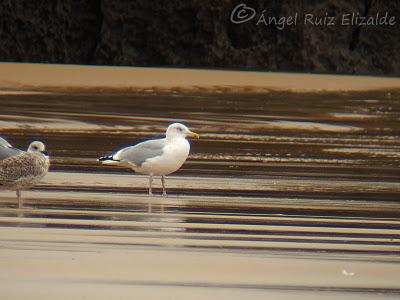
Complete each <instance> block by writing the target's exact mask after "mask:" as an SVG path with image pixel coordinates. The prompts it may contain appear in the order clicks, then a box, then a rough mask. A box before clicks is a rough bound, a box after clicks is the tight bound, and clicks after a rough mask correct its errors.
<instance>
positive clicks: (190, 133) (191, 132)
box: [186, 130, 200, 139]
mask: <svg viewBox="0 0 400 300" xmlns="http://www.w3.org/2000/svg"><path fill="white" fill-rule="evenodd" d="M186 135H187V136H190V137H192V138H195V139H199V138H200V136H199V135H198V134H197V133H196V132H193V131H190V130H189V131H187V132H186Z"/></svg>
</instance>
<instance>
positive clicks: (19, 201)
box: [16, 190, 23, 208]
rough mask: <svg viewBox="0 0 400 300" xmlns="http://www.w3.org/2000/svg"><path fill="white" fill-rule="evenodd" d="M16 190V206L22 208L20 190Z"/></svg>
mask: <svg viewBox="0 0 400 300" xmlns="http://www.w3.org/2000/svg"><path fill="white" fill-rule="evenodd" d="M16 192H17V200H18V208H22V206H23V203H22V198H21V191H20V190H16Z"/></svg>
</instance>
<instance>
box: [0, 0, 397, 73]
mask: <svg viewBox="0 0 400 300" xmlns="http://www.w3.org/2000/svg"><path fill="white" fill-rule="evenodd" d="M241 2H243V3H245V4H246V5H247V7H251V8H253V9H254V10H255V12H256V15H255V17H254V18H253V19H252V20H250V21H248V22H244V23H241V24H235V23H232V22H231V20H230V16H231V12H232V10H233V8H234V7H235V6H236V5H237V4H239V3H241ZM264 10H265V13H264V15H265V16H266V17H267V18H268V16H275V17H282V16H290V15H295V14H296V13H298V18H299V20H298V23H297V25H296V26H287V27H286V28H284V29H283V30H279V29H278V28H277V27H276V26H274V25H268V26H266V25H265V24H264V23H259V24H258V25H257V22H258V21H259V20H260V19H259V18H260V16H261V14H262V12H263V11H264ZM353 12H354V13H359V15H360V16H366V17H368V16H375V15H376V13H378V12H379V13H380V14H381V15H383V14H384V13H385V12H389V14H390V15H391V16H395V17H396V24H395V25H394V26H388V25H378V26H374V25H370V26H343V25H341V24H336V25H334V26H327V25H320V26H317V25H310V24H307V25H305V24H304V22H303V20H302V18H303V16H304V14H305V13H311V14H313V15H315V16H322V17H323V16H326V15H329V16H334V17H335V19H340V18H341V15H342V14H345V13H353ZM242 16H243V15H242ZM0 61H7V62H48V63H68V64H99V65H121V66H168V67H200V68H224V69H240V70H268V71H290V72H316V73H340V74H369V75H386V76H398V75H400V2H399V1H398V0H394V1H390V0H389V1H385V0H381V1H379V0H376V1H373V0H338V1H333V0H311V1H299V0H297V1H295V0H275V1H231V0H219V1H218V0H186V1H184V0H181V1H179V0H168V1H165V0H164V1H163V0H158V1H154V0H153V1H151V0H135V1H132V0H86V1H83V0H82V1H81V0H53V1H50V0H48V1H45V0H35V1H32V0H2V1H0Z"/></svg>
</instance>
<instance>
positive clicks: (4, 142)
mask: <svg viewBox="0 0 400 300" xmlns="http://www.w3.org/2000/svg"><path fill="white" fill-rule="evenodd" d="M1 146H7V147H12V146H11V144H10V143H9V142H7V141H6V140H5V139H3V138H2V137H0V147H1Z"/></svg>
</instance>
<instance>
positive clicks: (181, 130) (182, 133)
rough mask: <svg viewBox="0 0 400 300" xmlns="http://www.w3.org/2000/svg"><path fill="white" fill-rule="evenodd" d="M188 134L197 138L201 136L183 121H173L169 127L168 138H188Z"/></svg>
mask: <svg viewBox="0 0 400 300" xmlns="http://www.w3.org/2000/svg"><path fill="white" fill-rule="evenodd" d="M188 136H189V137H192V138H196V139H198V138H199V137H200V136H199V135H198V134H197V133H195V132H193V131H190V130H189V128H187V127H186V126H185V125H183V124H181V123H172V124H171V125H169V126H168V128H167V133H166V137H167V139H175V138H179V137H182V138H186V137H188Z"/></svg>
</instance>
